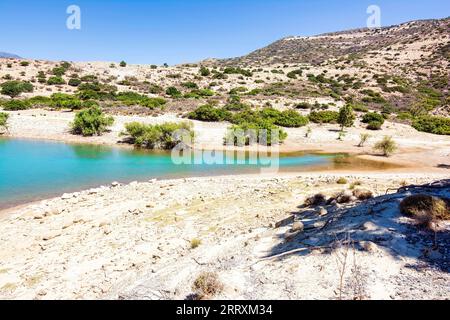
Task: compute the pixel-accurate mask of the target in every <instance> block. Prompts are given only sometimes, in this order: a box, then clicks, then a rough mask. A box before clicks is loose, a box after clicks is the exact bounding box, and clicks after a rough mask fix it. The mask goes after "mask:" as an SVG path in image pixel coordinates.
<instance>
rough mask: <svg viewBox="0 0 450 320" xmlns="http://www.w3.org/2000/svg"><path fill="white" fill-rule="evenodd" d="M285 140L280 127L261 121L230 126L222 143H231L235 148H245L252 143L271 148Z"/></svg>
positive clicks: (285, 136) (285, 134)
mask: <svg viewBox="0 0 450 320" xmlns="http://www.w3.org/2000/svg"><path fill="white" fill-rule="evenodd" d="M275 131H277V132H278V138H277V139H276V140H275V135H274V132H275ZM253 134H254V135H253ZM286 138H287V133H286V132H284V131H283V130H282V129H281V128H280V127H278V126H276V125H274V124H273V123H272V122H271V121H268V120H262V121H258V122H253V123H246V122H244V123H241V124H239V125H233V126H231V127H230V128H228V130H227V134H226V136H225V137H224V141H225V143H226V144H230V143H231V144H233V145H235V146H245V145H250V144H252V143H259V144H261V145H265V146H271V145H273V144H276V143H283V141H284V140H286Z"/></svg>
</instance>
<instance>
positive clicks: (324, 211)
mask: <svg viewBox="0 0 450 320" xmlns="http://www.w3.org/2000/svg"><path fill="white" fill-rule="evenodd" d="M317 209H318V213H319V216H326V215H327V214H328V210H327V209H325V208H324V207H319V208H317Z"/></svg>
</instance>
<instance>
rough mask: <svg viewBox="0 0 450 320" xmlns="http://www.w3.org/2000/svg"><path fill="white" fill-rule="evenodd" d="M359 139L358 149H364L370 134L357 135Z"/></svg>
mask: <svg viewBox="0 0 450 320" xmlns="http://www.w3.org/2000/svg"><path fill="white" fill-rule="evenodd" d="M359 138H360V141H359V144H358V147H360V148H362V147H364V144H365V143H366V142H367V140H369V138H370V134H368V133H361V134H360V135H359Z"/></svg>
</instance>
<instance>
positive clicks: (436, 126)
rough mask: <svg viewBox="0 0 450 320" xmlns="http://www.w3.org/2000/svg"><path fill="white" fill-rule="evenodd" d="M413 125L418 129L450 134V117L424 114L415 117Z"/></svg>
mask: <svg viewBox="0 0 450 320" xmlns="http://www.w3.org/2000/svg"><path fill="white" fill-rule="evenodd" d="M412 126H413V128H414V129H416V130H418V131H423V132H428V133H433V134H439V135H450V118H445V117H433V116H422V117H418V118H416V119H414V121H413V123H412Z"/></svg>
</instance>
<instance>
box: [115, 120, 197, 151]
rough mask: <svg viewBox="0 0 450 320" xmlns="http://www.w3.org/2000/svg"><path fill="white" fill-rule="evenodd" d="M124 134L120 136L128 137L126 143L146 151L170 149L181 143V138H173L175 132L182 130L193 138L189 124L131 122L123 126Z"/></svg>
mask: <svg viewBox="0 0 450 320" xmlns="http://www.w3.org/2000/svg"><path fill="white" fill-rule="evenodd" d="M125 129H126V131H125V132H122V134H121V135H124V136H128V137H129V138H128V142H129V143H132V144H134V145H135V146H137V147H140V148H147V149H166V150H169V149H172V148H174V147H175V146H176V145H178V144H179V143H181V142H182V141H183V139H182V138H183V137H182V136H175V133H176V132H177V131H180V130H183V131H184V132H185V133H186V134H189V135H190V139H192V138H193V135H194V132H193V131H192V125H191V124H190V123H186V122H184V123H164V124H161V125H146V124H143V123H139V122H131V123H127V124H126V125H125Z"/></svg>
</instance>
